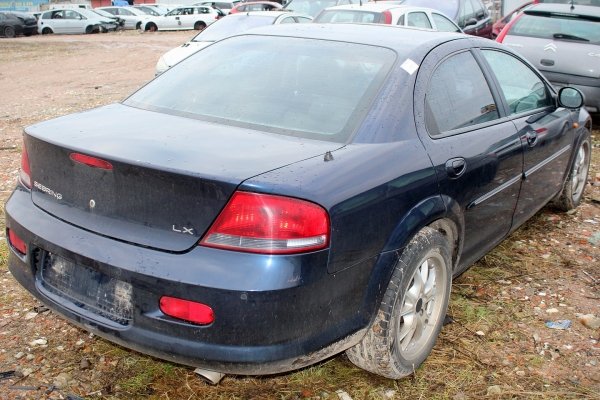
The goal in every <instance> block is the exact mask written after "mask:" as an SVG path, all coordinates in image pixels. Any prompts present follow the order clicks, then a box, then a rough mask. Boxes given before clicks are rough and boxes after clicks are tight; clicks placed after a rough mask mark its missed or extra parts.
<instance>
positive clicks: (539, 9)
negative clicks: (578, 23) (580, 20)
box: [523, 3, 600, 18]
mask: <svg viewBox="0 0 600 400" xmlns="http://www.w3.org/2000/svg"><path fill="white" fill-rule="evenodd" d="M523 12H524V13H525V14H529V15H532V14H538V13H540V14H545V13H548V14H555V13H558V14H564V15H573V16H575V15H585V16H591V17H597V18H600V7H596V6H582V5H574V6H573V9H571V5H570V4H554V3H539V4H533V5H532V6H531V7H529V8H527V9H525V10H524V11H523Z"/></svg>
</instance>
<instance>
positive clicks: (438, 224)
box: [363, 195, 464, 326]
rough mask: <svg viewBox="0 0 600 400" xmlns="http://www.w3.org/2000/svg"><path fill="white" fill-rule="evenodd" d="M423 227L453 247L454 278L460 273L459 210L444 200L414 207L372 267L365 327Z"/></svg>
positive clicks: (430, 200)
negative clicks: (404, 250) (412, 241)
mask: <svg viewBox="0 0 600 400" xmlns="http://www.w3.org/2000/svg"><path fill="white" fill-rule="evenodd" d="M425 227H430V228H433V229H435V230H436V231H438V232H440V233H442V234H443V235H444V236H445V237H447V238H448V241H449V243H450V244H451V247H452V270H453V272H454V274H455V275H456V274H457V273H458V272H460V271H459V269H458V268H459V261H460V253H461V250H462V244H463V238H464V228H463V227H464V218H463V217H462V214H461V213H460V207H459V205H458V203H456V202H455V201H454V200H453V199H451V198H449V197H447V196H441V195H437V196H432V197H429V198H427V199H425V200H423V201H421V202H419V203H418V204H417V205H415V206H414V207H413V208H412V209H411V210H410V211H409V212H408V213H406V214H405V215H404V216H403V217H402V218H401V219H400V220H399V221H398V224H397V225H396V227H395V229H394V230H393V232H392V234H391V235H390V238H389V240H388V242H387V244H386V246H385V247H384V250H383V251H382V252H381V253H380V254H379V256H378V257H377V260H376V261H375V263H374V266H373V268H372V270H371V274H370V277H369V283H368V285H367V289H366V291H365V297H364V303H363V310H364V312H365V314H364V317H365V318H364V323H365V324H367V326H370V324H371V323H373V320H374V319H375V317H376V310H377V309H378V308H379V305H380V304H381V301H382V299H383V295H384V294H385V291H386V289H387V286H388V284H389V282H390V279H391V276H392V273H393V271H394V267H395V265H396V263H397V262H398V259H399V258H400V255H401V254H402V251H403V249H404V248H405V247H406V245H407V244H408V243H409V242H410V241H411V240H412V238H413V237H414V236H415V235H417V233H419V231H421V230H422V229H423V228H425Z"/></svg>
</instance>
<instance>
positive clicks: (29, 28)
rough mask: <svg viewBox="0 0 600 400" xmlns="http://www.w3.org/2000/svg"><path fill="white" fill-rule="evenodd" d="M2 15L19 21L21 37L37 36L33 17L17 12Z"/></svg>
mask: <svg viewBox="0 0 600 400" xmlns="http://www.w3.org/2000/svg"><path fill="white" fill-rule="evenodd" d="M2 13H3V14H8V15H12V16H13V17H16V18H18V19H19V20H20V21H21V23H22V24H23V30H22V32H23V35H25V36H31V35H35V34H37V20H36V19H35V17H34V16H33V15H31V14H27V13H24V12H19V11H3V12H2Z"/></svg>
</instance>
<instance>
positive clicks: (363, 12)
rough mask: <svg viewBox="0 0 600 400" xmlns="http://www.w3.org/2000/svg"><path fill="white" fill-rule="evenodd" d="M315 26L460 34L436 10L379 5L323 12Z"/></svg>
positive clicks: (453, 24)
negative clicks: (365, 26)
mask: <svg viewBox="0 0 600 400" xmlns="http://www.w3.org/2000/svg"><path fill="white" fill-rule="evenodd" d="M314 22H316V23H361V24H391V25H400V26H407V27H416V28H423V29H433V30H436V31H444V32H462V31H461V29H460V28H459V27H458V25H456V24H455V23H454V22H453V21H452V20H450V19H449V18H448V17H446V16H445V15H443V14H442V13H440V12H439V11H437V10H433V9H431V8H424V7H412V6H404V5H395V4H386V2H383V3H365V4H363V5H360V4H350V5H345V6H335V7H329V8H326V9H324V10H323V11H321V12H320V13H319V15H317V17H316V18H315V19H314Z"/></svg>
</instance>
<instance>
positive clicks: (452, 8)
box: [402, 0, 459, 20]
mask: <svg viewBox="0 0 600 400" xmlns="http://www.w3.org/2000/svg"><path fill="white" fill-rule="evenodd" d="M458 2H459V0H404V1H403V2H402V4H403V5H409V6H416V7H428V8H433V9H434V10H438V11H441V12H443V13H444V14H446V15H447V16H448V17H450V18H451V19H454V20H456V17H457V16H458V5H459V4H458Z"/></svg>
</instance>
